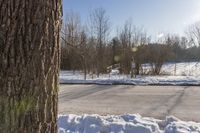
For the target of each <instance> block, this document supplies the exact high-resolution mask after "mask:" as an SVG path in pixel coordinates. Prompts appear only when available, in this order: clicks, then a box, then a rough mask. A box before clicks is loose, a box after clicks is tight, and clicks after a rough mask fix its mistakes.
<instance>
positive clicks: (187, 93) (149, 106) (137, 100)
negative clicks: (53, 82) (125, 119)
mask: <svg viewBox="0 0 200 133" xmlns="http://www.w3.org/2000/svg"><path fill="white" fill-rule="evenodd" d="M58 110H59V113H61V114H100V115H107V114H114V115H119V114H127V113H128V114H136V113H139V114H141V115H142V116H148V117H155V118H158V119H165V117H166V116H168V115H174V116H176V117H178V118H180V119H182V120H186V121H196V122H200V87H197V86H196V87H193V86H191V87H190V86H131V85H114V86H110V85H61V86H60V92H59V109H58Z"/></svg>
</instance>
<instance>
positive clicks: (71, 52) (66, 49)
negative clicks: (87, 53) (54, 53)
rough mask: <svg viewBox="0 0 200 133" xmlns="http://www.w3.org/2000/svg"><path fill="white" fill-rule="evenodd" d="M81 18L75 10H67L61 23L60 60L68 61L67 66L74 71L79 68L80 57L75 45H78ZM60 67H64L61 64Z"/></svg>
mask: <svg viewBox="0 0 200 133" xmlns="http://www.w3.org/2000/svg"><path fill="white" fill-rule="evenodd" d="M81 29H82V26H81V20H80V16H79V14H77V13H75V12H72V11H71V12H68V13H67V14H66V19H65V21H64V24H63V30H62V38H63V39H64V40H65V41H63V44H62V56H61V57H62V58H61V60H62V61H63V62H65V61H66V60H68V61H69V64H68V65H69V66H68V67H67V68H69V69H72V70H73V71H74V72H75V70H77V69H80V66H79V62H80V57H79V55H78V53H77V47H78V45H80V34H81ZM69 44H70V45H69ZM61 65H62V66H61V67H62V68H66V67H65V66H63V65H67V64H61Z"/></svg>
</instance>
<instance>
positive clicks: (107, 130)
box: [58, 114, 200, 133]
mask: <svg viewBox="0 0 200 133" xmlns="http://www.w3.org/2000/svg"><path fill="white" fill-rule="evenodd" d="M58 127H59V133H191V132H192V133H200V124H199V123H194V122H183V121H181V120H179V119H177V118H175V117H167V118H166V120H157V119H153V118H148V117H141V116H140V115H138V114H137V115H120V116H115V115H108V116H100V115H82V116H78V115H72V114H70V115H59V117H58Z"/></svg>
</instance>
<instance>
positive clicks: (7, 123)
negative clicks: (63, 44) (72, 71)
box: [0, 0, 62, 133]
mask: <svg viewBox="0 0 200 133" xmlns="http://www.w3.org/2000/svg"><path fill="white" fill-rule="evenodd" d="M61 2H62V0H0V132H2V133H49V132H51V133H56V132H57V124H56V121H57V101H58V93H57V92H58V74H59V63H60V44H59V43H60V33H59V32H60V28H61V21H60V20H61V16H62V13H61V9H62V6H61Z"/></svg>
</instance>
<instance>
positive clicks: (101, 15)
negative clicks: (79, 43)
mask: <svg viewBox="0 0 200 133" xmlns="http://www.w3.org/2000/svg"><path fill="white" fill-rule="evenodd" d="M109 26H110V25H109V17H108V16H107V15H106V11H105V10H104V9H103V8H98V9H95V10H94V11H92V12H91V14H90V30H91V32H92V34H91V35H92V36H94V38H95V39H96V40H97V41H96V51H97V53H96V55H97V60H96V67H97V76H99V74H100V73H101V72H103V71H104V69H105V65H104V46H105V45H106V40H107V37H108V34H109Z"/></svg>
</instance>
